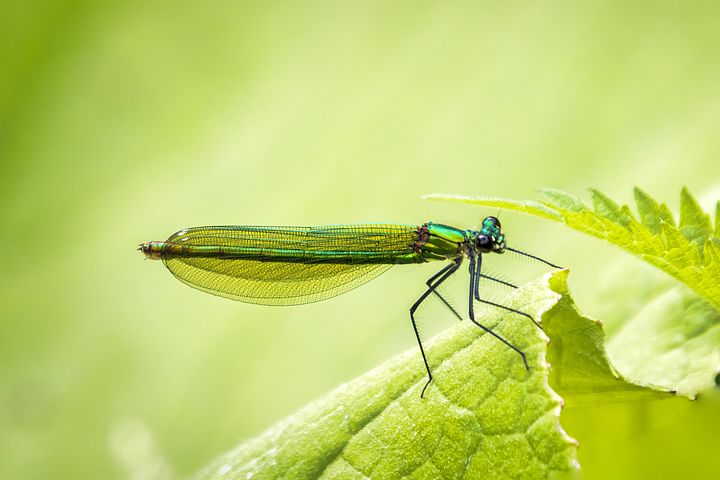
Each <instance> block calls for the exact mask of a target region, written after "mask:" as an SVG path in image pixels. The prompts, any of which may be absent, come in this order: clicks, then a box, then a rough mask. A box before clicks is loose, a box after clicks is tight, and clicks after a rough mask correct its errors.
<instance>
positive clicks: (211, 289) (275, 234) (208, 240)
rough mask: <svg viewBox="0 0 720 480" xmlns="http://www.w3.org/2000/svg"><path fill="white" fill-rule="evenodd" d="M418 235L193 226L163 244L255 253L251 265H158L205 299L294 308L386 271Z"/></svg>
mask: <svg viewBox="0 0 720 480" xmlns="http://www.w3.org/2000/svg"><path fill="white" fill-rule="evenodd" d="M416 229H417V227H415V226H412V225H331V226H325V227H252V226H233V227H197V228H192V229H187V230H182V231H180V232H177V233H176V234H174V235H173V236H171V237H170V238H169V239H168V240H167V241H168V242H173V243H181V244H185V245H197V246H209V245H210V246H223V247H245V248H248V247H251V248H253V249H254V251H257V252H258V254H257V255H256V256H255V257H254V258H252V259H248V258H242V259H238V258H222V257H220V258H214V257H193V256H176V257H172V256H171V257H167V258H165V259H164V261H165V265H166V266H167V268H168V269H169V270H170V271H171V272H172V273H173V275H175V276H176V277H177V278H178V279H179V280H181V281H182V282H184V283H186V284H188V285H190V286H192V287H194V288H197V289H199V290H202V291H204V292H208V293H212V294H215V295H219V296H222V297H226V298H230V299H233V300H239V301H242V302H247V303H258V304H263V305H297V304H303V303H311V302H317V301H320V300H324V299H327V298H330V297H333V296H335V295H339V294H341V293H344V292H347V291H348V290H351V289H353V288H355V287H358V286H359V285H362V284H363V283H365V282H368V281H370V280H372V279H373V278H375V277H377V276H378V275H380V274H381V273H383V272H385V271H386V270H388V269H389V268H390V267H391V266H392V265H393V264H394V263H397V262H396V259H397V257H399V256H402V255H408V254H409V253H412V244H413V241H414V239H415V232H416ZM288 252H291V253H288ZM306 253H312V254H313V255H306ZM278 257H282V258H283V259H285V260H290V261H278ZM330 258H332V260H329V259H330Z"/></svg>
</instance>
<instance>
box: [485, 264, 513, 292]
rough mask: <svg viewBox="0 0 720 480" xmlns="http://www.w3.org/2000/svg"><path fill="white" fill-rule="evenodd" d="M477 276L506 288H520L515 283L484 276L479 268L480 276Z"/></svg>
mask: <svg viewBox="0 0 720 480" xmlns="http://www.w3.org/2000/svg"><path fill="white" fill-rule="evenodd" d="M477 275H478V277H481V278H485V279H487V280H490V281H492V282H497V283H500V284H502V285H505V286H506V287H511V288H518V286H517V285H515V284H514V283H510V282H506V281H505V280H500V279H499V278H495V277H491V276H490V275H483V274H482V273H480V269H479V268H478V274H477ZM477 288H478V289H479V286H478V287H477Z"/></svg>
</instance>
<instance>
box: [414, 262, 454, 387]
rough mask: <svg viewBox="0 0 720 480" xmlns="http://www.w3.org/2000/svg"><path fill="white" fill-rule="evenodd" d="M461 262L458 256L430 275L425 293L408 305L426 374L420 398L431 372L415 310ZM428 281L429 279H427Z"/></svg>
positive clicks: (429, 379) (428, 383)
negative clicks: (433, 280) (431, 281)
mask: <svg viewBox="0 0 720 480" xmlns="http://www.w3.org/2000/svg"><path fill="white" fill-rule="evenodd" d="M461 262H462V258H459V259H458V260H456V261H455V263H450V264H448V265H446V266H444V267H443V268H442V270H440V271H439V272H438V273H436V274H435V275H433V277H431V280H432V279H437V280H436V281H435V283H434V284H432V285H429V286H428V289H427V290H425V293H423V294H422V295H420V298H418V299H417V301H416V302H415V303H413V305H412V307H410V321H411V322H412V326H413V330H414V331H415V338H417V342H418V345H419V346H420V354H421V355H422V359H423V363H425V370H427V374H428V381H427V383H425V386H424V387H423V389H422V392H420V398H423V396H424V395H425V390H427V387H428V386H429V385H430V382H432V372H430V365H429V364H428V361H427V356H425V349H424V348H423V344H422V340H421V339H420V332H419V331H418V328H417V322H415V310H417V308H418V307H419V306H420V304H421V303H422V302H423V300H425V299H426V298H427V296H428V295H430V294H431V293H432V292H434V291H435V289H436V288H437V287H439V286H440V284H441V283H442V282H444V281H445V280H447V279H448V278H449V277H450V276H451V275H452V274H453V273H455V272H456V271H457V269H458V268H460V263H461ZM428 282H430V281H428Z"/></svg>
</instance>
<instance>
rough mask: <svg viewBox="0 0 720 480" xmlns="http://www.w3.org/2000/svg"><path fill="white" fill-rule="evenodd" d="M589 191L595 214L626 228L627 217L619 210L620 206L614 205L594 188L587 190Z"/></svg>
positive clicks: (613, 202)
mask: <svg viewBox="0 0 720 480" xmlns="http://www.w3.org/2000/svg"><path fill="white" fill-rule="evenodd" d="M589 190H590V197H591V198H592V201H593V207H594V208H595V213H597V214H599V215H601V216H603V217H605V218H607V219H609V220H611V221H613V222H615V223H619V224H620V225H623V226H627V224H628V221H629V219H628V217H627V214H626V212H623V210H622V209H621V208H620V206H619V205H618V204H617V203H615V201H613V200H612V199H611V198H610V197H608V196H607V195H605V194H604V193H601V192H599V191H597V190H595V189H594V188H591V189H589Z"/></svg>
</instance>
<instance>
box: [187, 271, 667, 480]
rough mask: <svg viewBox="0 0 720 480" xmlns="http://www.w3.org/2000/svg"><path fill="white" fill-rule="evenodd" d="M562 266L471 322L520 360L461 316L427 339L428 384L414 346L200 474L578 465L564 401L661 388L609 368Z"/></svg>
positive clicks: (543, 469)
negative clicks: (504, 308)
mask: <svg viewBox="0 0 720 480" xmlns="http://www.w3.org/2000/svg"><path fill="white" fill-rule="evenodd" d="M566 280H567V271H562V272H557V273H555V274H552V275H548V276H546V277H544V278H543V279H540V280H537V281H535V282H533V283H530V284H528V285H526V286H524V287H522V288H521V289H519V290H517V291H515V292H514V293H513V294H512V295H511V296H510V297H509V298H508V299H507V301H506V304H507V305H509V306H511V307H514V308H519V309H522V310H524V311H526V312H528V313H531V314H533V315H535V316H536V318H542V322H543V325H544V328H545V331H546V332H547V333H548V334H549V335H550V338H551V339H552V340H551V342H550V344H549V345H550V348H549V352H548V351H547V347H548V343H547V340H548V339H547V337H546V336H545V335H544V334H543V333H542V332H541V331H540V330H538V329H537V328H536V327H535V326H533V325H532V323H531V322H529V321H528V320H526V319H524V318H522V317H518V316H517V315H514V314H508V315H503V314H501V315H498V311H497V310H492V309H486V310H480V311H479V312H478V320H479V321H480V322H481V323H483V324H485V325H486V326H489V327H491V328H493V330H494V331H496V332H497V333H498V334H500V335H502V336H503V337H505V338H507V339H508V340H510V341H512V342H513V343H514V344H515V345H517V346H518V347H519V348H521V349H522V350H523V351H524V352H525V353H526V354H527V356H528V362H529V363H530V371H529V372H528V371H526V370H525V368H524V366H523V364H522V362H521V360H520V357H519V356H518V355H517V354H516V353H515V352H513V351H512V350H510V349H509V348H507V347H505V346H504V345H502V344H501V343H500V342H499V341H497V340H496V339H495V338H493V337H491V336H490V335H488V334H485V333H483V331H482V330H480V329H479V328H477V327H475V326H474V325H472V324H471V323H470V322H468V321H465V322H462V323H460V324H458V325H457V326H455V327H453V328H451V329H449V330H448V331H446V332H445V333H443V334H441V335H440V336H438V337H436V338H434V339H433V340H431V341H429V342H427V343H428V345H429V349H428V356H429V359H430V363H431V366H432V368H433V371H434V376H435V380H434V382H433V384H432V385H431V386H430V388H429V389H428V391H427V393H426V398H425V399H421V398H420V390H421V388H422V386H423V385H424V382H425V376H424V371H423V369H422V363H421V360H420V356H419V353H418V352H417V351H416V350H414V349H413V350H411V351H409V352H406V353H404V354H401V355H398V356H397V357H395V358H393V359H391V360H389V361H388V362H386V363H385V364H383V365H381V366H380V367H378V368H377V369H375V370H372V371H370V372H368V373H367V374H365V375H363V376H361V377H359V378H357V379H356V380H354V381H352V382H350V383H348V384H346V385H343V386H341V387H339V388H338V389H336V390H335V391H333V392H331V393H330V394H328V395H327V396H325V397H323V398H321V399H320V400H318V401H316V402H315V403H313V404H311V405H309V406H307V407H306V408H304V409H302V410H300V411H299V412H298V413H296V414H295V415H293V416H291V417H289V418H287V419H286V420H284V421H282V422H280V423H279V424H277V425H276V426H274V427H272V428H270V429H269V430H268V431H267V432H265V433H264V434H262V435H261V436H259V437H258V438H256V439H254V440H250V441H248V442H246V443H244V444H242V445H241V446H239V447H238V448H237V449H236V450H234V451H232V452H230V453H228V454H226V455H225V456H224V457H223V458H221V459H219V460H218V461H217V462H216V463H215V464H214V465H212V466H211V467H209V468H208V469H206V470H205V471H204V472H203V473H202V474H201V478H204V479H240V478H242V479H247V478H255V479H257V478H281V477H282V478H373V479H383V478H388V479H392V478H400V477H409V478H545V477H547V476H548V475H549V474H550V473H551V472H553V471H564V470H569V469H572V468H574V467H575V466H576V443H575V441H574V440H572V439H571V438H570V437H569V436H568V435H567V434H566V433H565V432H564V431H563V429H562V428H561V426H560V422H559V414H560V409H561V405H562V403H563V402H562V400H561V398H560V397H559V396H558V395H557V394H556V393H555V392H554V391H553V390H552V389H551V388H550V387H549V385H548V375H549V374H550V368H549V365H548V363H547V362H546V358H548V359H549V360H550V361H551V362H552V363H553V367H552V372H553V373H552V376H551V377H550V378H551V380H552V381H553V382H554V384H557V386H558V389H559V393H560V394H562V395H564V396H566V397H567V400H568V402H571V403H585V402H588V401H602V402H605V401H607V400H608V399H609V398H610V399H627V398H648V397H657V396H662V395H665V394H663V393H659V392H656V391H652V390H650V389H647V388H642V387H639V386H636V385H632V384H630V383H628V382H626V381H625V380H624V379H623V378H622V377H620V376H619V375H618V374H617V373H616V372H615V370H614V369H613V367H612V366H610V365H609V363H608V361H607V357H606V355H605V352H604V349H603V340H604V334H603V332H602V327H601V324H600V323H599V322H597V321H594V320H591V319H589V318H587V317H584V316H582V315H581V314H579V312H578V311H577V309H576V308H575V305H574V304H573V302H572V299H571V298H570V296H569V294H568V291H567V283H566Z"/></svg>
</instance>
